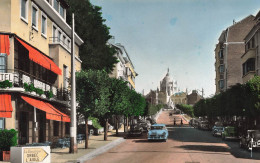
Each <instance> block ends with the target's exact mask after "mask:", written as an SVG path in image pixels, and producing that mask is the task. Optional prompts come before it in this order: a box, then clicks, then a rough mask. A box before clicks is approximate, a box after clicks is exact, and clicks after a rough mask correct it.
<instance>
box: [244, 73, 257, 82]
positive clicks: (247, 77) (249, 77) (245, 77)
mask: <svg viewBox="0 0 260 163" xmlns="http://www.w3.org/2000/svg"><path fill="white" fill-rule="evenodd" d="M254 76H255V71H249V72H247V73H246V74H245V75H243V77H242V80H243V83H246V82H247V81H249V80H250V79H252V78H254Z"/></svg>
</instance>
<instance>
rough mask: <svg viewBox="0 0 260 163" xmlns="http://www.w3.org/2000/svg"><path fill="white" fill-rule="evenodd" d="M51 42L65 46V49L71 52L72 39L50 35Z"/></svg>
mask: <svg viewBox="0 0 260 163" xmlns="http://www.w3.org/2000/svg"><path fill="white" fill-rule="evenodd" d="M49 43H50V44H54V45H60V46H61V47H63V48H64V49H65V50H67V51H68V52H69V53H70V52H71V48H70V41H69V42H68V41H64V40H62V39H60V38H58V37H49Z"/></svg>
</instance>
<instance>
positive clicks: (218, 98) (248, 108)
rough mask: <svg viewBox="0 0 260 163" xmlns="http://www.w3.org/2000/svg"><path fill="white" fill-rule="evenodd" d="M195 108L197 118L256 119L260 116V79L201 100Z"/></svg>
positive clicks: (256, 78)
mask: <svg viewBox="0 0 260 163" xmlns="http://www.w3.org/2000/svg"><path fill="white" fill-rule="evenodd" d="M193 108H194V115H195V116H208V117H217V116H228V117H231V116H247V117H252V118H255V117H257V116H259V114H260V77H259V76H255V77H254V78H253V79H251V80H249V81H248V82H247V83H245V84H236V85H234V86H232V87H230V88H229V89H228V90H226V91H225V92H221V93H220V94H217V95H215V96H214V97H212V98H208V99H201V100H200V101H198V102H197V103H196V104H195V105H194V107H193Z"/></svg>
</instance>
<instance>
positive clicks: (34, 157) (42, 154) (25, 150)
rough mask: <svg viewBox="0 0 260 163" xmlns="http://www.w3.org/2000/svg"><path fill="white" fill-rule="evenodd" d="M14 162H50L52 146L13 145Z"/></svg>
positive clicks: (12, 157)
mask: <svg viewBox="0 0 260 163" xmlns="http://www.w3.org/2000/svg"><path fill="white" fill-rule="evenodd" d="M10 161H11V162H12V163H50V162H51V156H50V146H26V147H11V159H10Z"/></svg>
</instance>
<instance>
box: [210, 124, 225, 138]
mask: <svg viewBox="0 0 260 163" xmlns="http://www.w3.org/2000/svg"><path fill="white" fill-rule="evenodd" d="M223 131H224V127H223V126H213V128H212V135H213V136H222V132H223Z"/></svg>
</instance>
